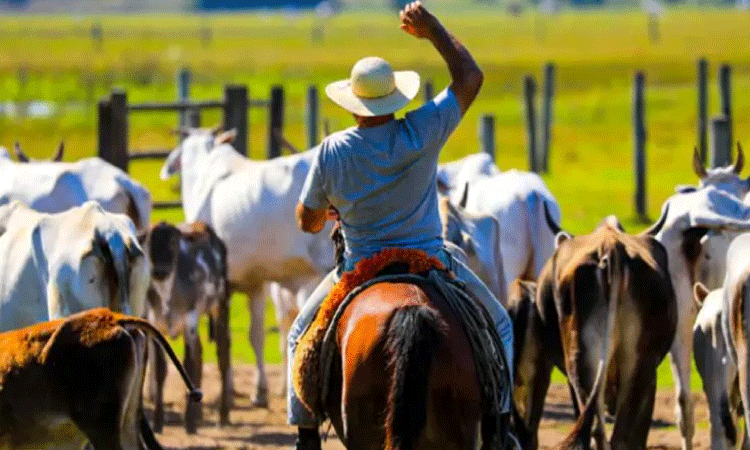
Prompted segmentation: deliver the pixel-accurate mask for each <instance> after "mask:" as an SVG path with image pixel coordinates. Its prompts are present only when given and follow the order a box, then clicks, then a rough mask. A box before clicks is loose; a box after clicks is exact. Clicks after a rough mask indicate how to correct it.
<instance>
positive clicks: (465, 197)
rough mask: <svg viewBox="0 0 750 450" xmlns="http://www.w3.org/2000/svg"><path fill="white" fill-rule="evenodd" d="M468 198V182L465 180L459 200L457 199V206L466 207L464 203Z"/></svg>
mask: <svg viewBox="0 0 750 450" xmlns="http://www.w3.org/2000/svg"><path fill="white" fill-rule="evenodd" d="M468 200H469V182H468V181H467V182H466V184H464V192H463V193H462V194H461V200H459V201H458V206H460V207H461V208H464V209H465V208H466V203H467V202H468Z"/></svg>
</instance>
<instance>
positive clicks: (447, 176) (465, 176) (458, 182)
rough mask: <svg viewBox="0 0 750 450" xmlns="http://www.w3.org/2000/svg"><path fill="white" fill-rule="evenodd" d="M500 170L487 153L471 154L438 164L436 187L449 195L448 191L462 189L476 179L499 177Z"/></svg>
mask: <svg viewBox="0 0 750 450" xmlns="http://www.w3.org/2000/svg"><path fill="white" fill-rule="evenodd" d="M499 174H500V170H499V169H498V168H497V166H496V165H495V162H494V161H493V160H492V156H490V155H488V154H487V153H484V152H482V153H472V154H470V155H467V156H464V157H463V158H461V159H457V160H455V161H451V162H448V163H445V164H440V165H439V166H438V171H437V181H438V187H439V188H440V190H441V193H442V194H444V195H449V192H450V191H456V190H460V189H462V188H463V186H464V185H465V184H466V183H471V182H472V181H474V180H475V179H476V178H478V177H482V176H487V177H491V176H495V175H499ZM454 200H455V199H454Z"/></svg>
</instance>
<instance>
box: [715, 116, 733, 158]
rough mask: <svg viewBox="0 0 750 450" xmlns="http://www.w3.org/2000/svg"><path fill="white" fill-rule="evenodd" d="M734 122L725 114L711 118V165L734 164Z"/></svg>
mask: <svg viewBox="0 0 750 450" xmlns="http://www.w3.org/2000/svg"><path fill="white" fill-rule="evenodd" d="M731 133H732V123H731V121H730V120H729V119H728V118H727V117H725V116H716V117H714V118H713V119H711V167H724V166H728V165H730V164H732V137H731V136H732V134H731Z"/></svg>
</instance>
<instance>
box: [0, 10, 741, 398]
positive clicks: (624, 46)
mask: <svg viewBox="0 0 750 450" xmlns="http://www.w3.org/2000/svg"><path fill="white" fill-rule="evenodd" d="M451 5H452V2H451V3H448V2H442V3H440V4H439V5H438V7H437V13H438V16H439V17H440V18H441V20H442V21H443V22H444V23H445V24H446V26H447V27H448V28H449V29H451V30H453V31H454V33H455V34H456V35H457V37H459V39H461V40H462V41H463V42H464V43H465V44H466V46H467V47H468V48H469V49H470V50H471V51H472V52H473V54H474V55H475V57H476V59H477V60H478V62H479V64H480V66H481V67H482V68H483V69H484V71H485V85H484V87H483V89H482V92H481V93H480V95H479V98H478V99H477V101H476V103H475V104H474V106H472V108H471V110H470V111H469V112H468V114H467V115H466V117H465V119H464V121H463V123H462V124H461V125H460V126H459V128H458V130H457V131H456V132H455V133H454V135H453V137H452V138H451V139H450V141H449V142H448V144H447V145H446V147H445V149H444V151H443V154H442V157H441V159H442V160H443V161H448V160H452V159H455V158H457V157H460V156H462V155H465V154H467V153H470V152H474V151H476V150H477V149H478V146H479V140H478V138H477V122H478V118H479V116H480V115H482V114H494V115H495V117H496V127H497V128H496V139H497V142H496V146H497V164H498V166H499V167H500V168H501V169H503V170H504V169H509V168H519V169H527V158H526V151H525V145H526V144H525V140H526V137H525V131H524V130H525V128H524V119H523V106H522V103H521V94H522V92H521V86H522V85H521V78H522V76H523V75H525V74H533V75H534V76H536V77H537V80H538V81H539V82H541V80H540V77H541V74H540V72H541V68H542V66H543V64H544V63H545V62H547V61H554V62H555V63H556V64H557V74H558V77H557V86H556V97H555V103H554V110H555V114H554V130H553V142H552V150H551V159H550V168H551V173H550V174H549V175H546V176H545V180H546V182H547V183H548V185H549V187H550V189H551V190H552V192H553V193H554V194H555V196H556V197H557V199H558V201H559V202H560V205H561V208H562V215H563V219H562V224H563V226H564V227H566V228H567V229H569V230H570V231H572V232H574V233H585V232H588V231H590V230H591V229H592V228H593V227H594V226H595V224H596V223H597V222H598V221H599V220H601V219H602V218H603V217H604V216H606V215H608V214H616V215H617V216H619V217H620V218H621V220H622V221H623V223H624V225H625V227H626V228H627V229H628V230H629V231H639V230H640V229H642V228H643V226H644V225H643V224H640V223H637V222H636V220H635V214H634V212H633V200H632V198H633V188H634V182H633V171H632V159H633V158H632V147H633V143H632V117H631V113H630V108H631V101H632V100H631V96H632V93H631V91H632V79H633V74H634V72H635V71H636V70H642V71H643V72H644V73H645V75H646V82H647V91H646V120H647V128H648V145H647V164H648V172H647V184H648V209H649V212H650V215H651V218H656V217H657V216H658V212H659V209H660V206H661V204H662V202H663V201H664V200H665V199H666V198H667V197H668V196H669V195H670V194H671V193H672V192H673V189H674V186H675V185H676V184H681V183H682V184H684V183H694V182H695V176H694V175H693V174H692V172H691V163H690V161H691V159H690V158H691V152H692V148H693V146H694V144H695V142H696V115H697V110H696V104H697V99H696V89H695V78H696V76H695V73H696V60H697V59H698V58H699V57H701V56H705V57H706V58H708V59H709V62H710V64H711V65H710V74H711V80H710V83H711V84H710V93H709V99H710V109H709V113H710V114H711V115H713V114H716V113H718V91H717V83H716V73H717V69H718V65H719V63H722V62H729V63H731V64H732V65H733V80H732V82H733V92H734V96H733V112H734V120H735V121H734V136H735V138H736V139H740V140H742V141H745V140H746V139H747V138H746V137H747V136H748V134H749V133H750V95H747V92H748V91H749V90H750V46H748V45H747V43H748V42H750V27H748V26H747V24H748V21H749V20H750V13H746V12H745V13H742V12H736V11H729V10H709V11H702V12H699V11H696V10H690V9H674V10H668V11H667V12H666V14H665V15H664V17H663V19H662V21H661V40H660V42H658V43H650V42H649V40H648V33H647V18H646V17H645V15H644V14H642V13H640V12H633V11H631V12H628V11H607V12H593V11H583V12H582V11H578V12H574V11H568V12H563V13H561V14H559V15H556V16H552V17H550V16H541V15H535V14H524V15H522V16H521V17H510V16H508V15H506V14H505V13H504V12H503V10H502V9H501V8H500V7H494V8H493V7H486V8H481V9H478V10H477V9H474V10H471V11H464V10H460V11H456V10H455V9H458V8H455V7H454V8H451ZM95 22H99V23H101V25H102V29H103V36H104V37H103V41H102V46H101V48H99V47H98V46H97V45H95V43H94V42H93V41H92V40H91V38H90V34H89V30H90V27H91V25H92V23H95ZM201 27H209V28H210V29H211V30H212V39H211V40H210V42H209V43H208V45H203V44H202V43H201V40H200V39H199V38H198V30H200V29H201ZM316 27H322V30H323V32H322V35H323V39H322V41H316V42H313V41H312V40H311V34H312V33H313V30H314V29H315V28H316ZM0 30H1V31H0V102H4V101H19V100H21V101H22V100H28V99H43V100H50V101H54V102H61V103H69V102H82V103H81V104H80V106H79V107H75V106H70V107H68V108H66V109H65V111H64V112H63V113H60V114H58V115H56V116H54V117H52V118H49V119H33V120H32V119H25V120H21V119H14V118H7V117H0V145H5V146H8V147H9V146H11V145H12V143H13V141H14V140H19V141H20V142H21V143H22V145H23V146H24V148H25V149H26V151H27V153H29V154H30V155H31V156H36V157H44V156H46V155H48V154H50V153H51V152H52V151H53V149H54V148H55V146H56V144H57V142H58V141H59V140H61V139H64V140H65V141H66V144H67V152H68V153H67V155H66V159H68V160H73V159H77V158H80V157H83V156H89V155H92V154H94V153H95V151H96V150H95V149H96V113H95V109H96V108H95V101H96V99H98V98H100V97H102V96H104V95H106V93H107V92H108V90H109V89H110V87H113V86H119V87H123V88H125V89H126V90H127V93H128V97H129V101H131V102H138V101H145V100H150V101H154V100H172V99H174V97H175V85H174V78H175V72H176V70H177V69H178V68H179V67H181V66H188V67H191V68H192V70H193V72H194V73H195V82H194V84H193V86H192V91H191V96H192V97H193V98H195V99H209V98H218V97H220V96H221V95H222V86H223V85H224V84H225V83H244V84H247V85H248V86H249V88H250V92H251V95H252V96H255V97H267V96H268V92H269V89H270V86H271V85H274V84H282V85H283V86H284V88H285V91H286V98H287V104H286V111H285V121H286V134H287V136H288V137H289V138H290V139H291V140H292V141H293V142H295V143H297V144H299V145H301V144H302V143H303V142H304V130H303V126H304V105H303V102H304V95H305V91H306V89H307V86H308V85H310V84H315V85H317V86H319V87H320V88H321V90H322V87H323V86H324V85H325V84H326V83H328V82H330V81H333V80H335V79H338V78H343V77H346V76H347V75H348V71H349V69H350V67H351V65H352V63H353V62H354V61H356V60H357V59H359V58H361V57H364V56H368V55H381V56H383V57H386V58H387V59H389V60H390V61H391V62H392V64H393V66H394V67H395V68H396V69H407V68H408V69H415V70H417V71H419V72H420V73H421V74H422V76H423V77H424V78H431V79H433V80H435V84H436V86H437V87H438V88H441V87H443V86H445V85H446V84H447V82H448V74H447V70H446V69H445V68H444V66H443V63H442V62H441V60H440V58H439V55H438V54H437V53H436V52H435V51H434V50H433V49H432V48H431V47H430V46H429V44H428V43H427V42H426V41H418V40H415V39H413V38H411V37H410V36H407V35H406V34H405V33H403V32H401V31H400V30H399V29H398V26H397V19H396V16H395V15H394V14H390V13H386V12H382V11H381V12H370V13H367V12H353V13H347V14H344V15H341V16H337V17H334V18H331V19H327V20H325V21H321V20H319V19H315V18H314V17H313V16H312V15H310V14H302V15H295V16H291V15H285V14H267V13H264V14H254V15H247V14H246V15H237V14H233V15H209V16H169V15H166V16H165V15H160V16H105V17H90V16H83V17H59V16H53V17H43V16H35V17H23V16H22V17H17V16H4V17H0ZM51 32H60V37H57V38H50V37H48V35H49V33H51ZM21 72H23V73H24V74H25V75H19V74H20V73H21ZM321 104H322V109H321V114H322V116H324V117H327V118H330V120H331V125H332V127H333V128H334V129H339V128H343V127H347V126H349V125H351V124H352V120H351V118H349V117H348V116H347V114H346V113H344V112H343V111H341V110H339V109H337V108H336V107H335V106H334V105H333V104H331V103H330V102H327V101H325V100H322V102H321ZM417 104H418V102H417V101H415V102H414V104H413V106H416V105H417ZM202 120H203V123H204V124H205V125H213V124H214V123H218V122H219V120H220V117H219V115H218V113H206V114H204V115H203V117H202ZM250 121H251V123H250V132H251V144H250V146H251V153H252V156H253V157H256V158H259V157H262V155H263V152H264V151H265V150H264V149H265V142H266V139H267V137H266V135H265V130H266V129H265V121H266V114H265V112H263V111H253V112H252V114H251V116H250ZM175 123H176V117H175V115H174V114H166V113H142V114H140V115H133V116H132V117H131V121H130V144H129V145H130V147H131V148H139V147H164V146H167V147H170V146H174V144H175V141H174V137H173V136H171V135H170V134H169V130H170V129H171V128H172V127H174V125H175ZM158 170H159V163H156V162H150V163H146V162H139V163H134V164H132V165H131V170H130V171H131V173H132V174H133V175H134V176H135V177H137V178H138V179H140V180H141V181H143V182H144V183H145V184H146V185H147V186H148V187H149V188H150V189H151V190H152V192H153V194H154V197H155V198H156V199H174V198H177V197H178V195H179V194H178V186H177V182H176V181H175V180H172V181H169V182H164V181H161V180H159V179H158V176H157V174H158ZM155 219H169V220H174V221H179V220H181V219H182V215H181V212H180V211H160V212H157V213H156V214H155ZM268 317H269V320H268V323H269V324H272V323H273V315H272V313H271V311H270V309H269V313H268ZM247 323H248V315H247V310H246V307H245V300H244V299H241V298H239V297H236V298H234V299H233V305H232V329H233V354H234V356H235V358H236V360H238V361H251V360H252V355H251V351H250V350H249V346H248V343H247ZM277 349H278V339H277V335H276V334H274V333H272V334H270V335H269V339H268V342H267V354H268V359H269V360H270V361H272V362H273V361H278V360H279V354H278V350H277ZM208 351H210V352H212V351H213V349H212V348H209V350H208ZM667 372H668V368H667V367H666V366H663V367H662V372H661V374H660V383H661V384H663V385H671V383H672V380H671V376H670V375H668V374H667ZM693 385H694V386H695V387H696V388H698V387H699V386H700V382H699V381H698V377H697V375H696V376H694V378H693Z"/></svg>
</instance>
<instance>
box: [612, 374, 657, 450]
mask: <svg viewBox="0 0 750 450" xmlns="http://www.w3.org/2000/svg"><path fill="white" fill-rule="evenodd" d="M630 369H631V370H629V371H628V372H630V373H623V374H621V376H620V380H621V381H622V382H623V383H622V385H621V386H620V394H619V395H618V399H617V407H616V410H615V425H614V427H613V429H612V436H611V438H610V442H611V447H612V450H629V449H645V448H646V440H647V438H648V431H649V429H650V427H651V416H652V414H653V410H654V400H655V398H656V366H655V365H654V364H649V363H648V362H646V361H637V362H636V364H635V365H633V366H632V367H631V368H630Z"/></svg>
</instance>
